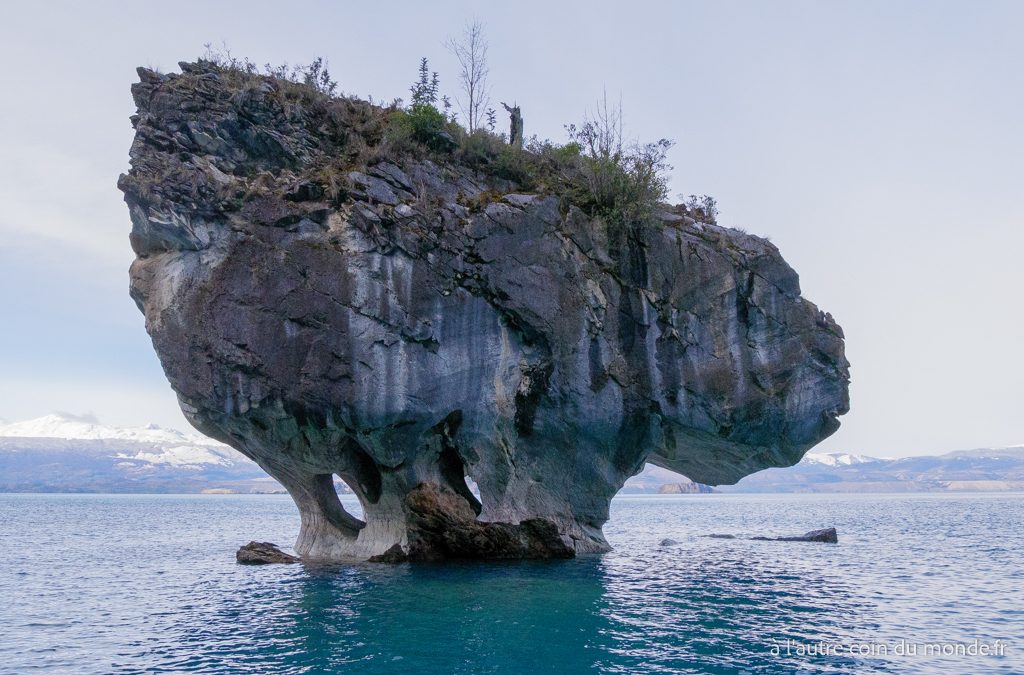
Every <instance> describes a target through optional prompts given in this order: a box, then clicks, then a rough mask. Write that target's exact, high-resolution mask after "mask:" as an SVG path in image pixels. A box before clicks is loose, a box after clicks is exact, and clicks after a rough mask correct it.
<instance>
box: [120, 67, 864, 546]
mask: <svg viewBox="0 0 1024 675" xmlns="http://www.w3.org/2000/svg"><path fill="white" fill-rule="evenodd" d="M182 68H183V71H184V72H183V73H182V74H180V75H161V74H157V73H154V72H152V71H149V70H145V69H140V71H139V72H140V77H141V81H140V82H139V83H137V84H135V85H134V86H133V87H132V93H133V96H134V98H135V103H136V106H137V107H138V113H137V114H136V115H135V116H133V118H132V123H133V125H134V127H135V141H134V143H133V145H132V149H131V171H130V172H129V174H128V175H126V176H123V177H122V179H121V181H120V183H119V185H120V187H121V189H122V190H123V191H124V194H125V201H126V203H127V205H128V208H129V212H130V215H131V220H132V233H131V243H132V247H133V249H134V250H135V253H136V256H137V257H136V260H135V261H134V263H133V264H132V267H131V294H132V297H133V298H134V299H135V301H136V302H137V304H138V306H139V308H140V309H141V310H142V311H143V312H144V314H145V317H146V329H147V331H148V332H149V334H150V336H151V337H152V340H153V346H154V348H155V349H156V352H157V354H158V355H159V357H160V361H161V363H162V365H163V368H164V372H165V373H166V375H167V377H168V379H169V380H170V383H171V386H172V387H173V388H174V390H175V392H176V393H177V395H178V399H179V402H180V404H181V408H182V410H183V412H184V413H185V416H186V417H187V418H188V419H189V421H190V422H191V423H192V424H193V425H194V426H195V427H196V428H197V429H199V430H200V431H202V432H204V433H206V434H207V435H209V436H211V437H213V438H216V439H218V440H220V441H223V442H225V443H227V444H229V445H231V446H232V447H234V448H236V449H238V450H239V451H241V452H242V453H244V454H245V455H247V456H248V457H250V458H252V459H253V460H254V461H256V462H257V463H259V465H260V466H261V467H263V468H264V469H265V470H266V471H267V472H268V473H269V474H270V475H272V476H273V477H274V478H276V479H277V480H278V481H280V482H281V484H282V485H284V487H285V488H286V489H287V490H288V492H289V493H290V494H291V496H292V497H293V499H294V500H295V503H296V504H297V506H298V508H299V513H300V515H301V519H302V526H301V530H300V534H299V538H298V541H297V542H296V544H295V549H296V551H298V552H299V554H300V555H301V556H302V557H303V558H307V559H314V560H316V559H320V560H333V559H343V558H362V559H367V558H370V557H372V556H381V555H388V556H397V551H402V552H403V554H404V555H407V556H408V557H410V558H413V559H434V558H439V557H452V556H455V557H485V556H496V557H508V556H537V557H547V556H554V557H557V556H562V555H565V554H567V553H572V552H576V553H580V552H594V551H604V550H607V548H608V545H607V543H606V542H605V539H604V536H603V534H602V526H603V524H604V523H605V521H606V520H607V519H608V507H609V502H610V500H611V498H612V496H613V495H614V494H615V493H616V491H617V490H618V489H619V488H620V487H621V486H622V484H623V482H624V481H625V480H626V478H628V477H629V476H631V475H633V474H635V473H636V472H638V471H639V470H640V469H641V468H642V467H643V465H644V462H652V463H654V464H656V465H658V466H661V467H665V468H668V469H672V470H675V471H679V472H681V473H683V474H685V475H686V476H688V477H690V478H691V479H693V480H695V481H698V482H700V483H704V484H708V485H716V484H723V483H733V482H735V481H737V480H739V479H740V478H742V477H743V476H745V475H747V474H749V473H752V472H754V471H759V470H761V469H764V468H767V467H772V466H789V465H792V464H794V463H796V462H797V461H799V459H800V458H801V456H802V455H803V453H804V452H805V451H806V450H808V449H809V448H810V447H812V446H813V445H814V444H816V443H817V442H819V441H820V440H821V439H823V438H825V437H826V436H828V435H829V434H831V433H833V432H834V431H835V430H836V429H837V428H838V426H839V422H838V420H837V417H838V416H839V415H841V414H843V413H844V412H845V411H846V410H847V384H848V379H849V378H848V364H847V361H846V359H845V357H844V355H843V338H842V331H841V330H840V328H839V326H838V325H836V323H835V322H834V321H833V320H832V317H831V316H829V315H828V314H825V313H823V312H821V311H819V310H818V308H817V307H815V306H814V305H813V304H811V303H810V302H808V301H807V300H804V299H803V298H802V297H801V296H800V286H799V281H798V278H797V275H796V273H795V272H794V271H793V270H792V269H791V268H790V267H789V266H788V265H787V264H786V263H785V261H784V260H783V259H782V257H781V256H780V255H779V252H778V250H777V249H776V248H775V246H774V245H772V244H771V243H770V242H768V241H767V240H765V239H761V238H758V237H755V236H751V235H748V234H746V233H743V232H741V231H738V230H731V229H728V228H722V227H717V226H715V225H712V224H707V223H699V222H695V221H694V220H693V218H690V217H682V216H679V217H678V218H677V217H675V216H672V214H671V213H669V214H668V215H669V216H672V217H668V216H665V217H663V218H661V220H660V221H659V222H658V223H647V222H637V223H626V224H625V225H618V226H614V225H609V223H608V222H606V221H604V220H602V219H600V218H597V217H592V216H588V215H587V213H586V212H585V211H584V210H583V209H581V208H580V207H579V206H578V205H576V204H574V203H573V201H572V198H571V196H570V195H569V194H556V193H552V192H550V191H545V190H542V189H534V190H530V189H528V188H526V187H525V186H524V185H520V184H517V183H515V182H513V181H510V180H508V179H506V178H500V177H495V176H489V175H485V174H483V173H480V172H479V171H477V170H476V169H474V168H472V167H470V166H466V165H461V164H459V163H458V162H457V161H456V160H455V159H454V156H453V155H444V154H434V155H433V156H432V157H429V158H428V157H427V156H426V155H425V154H423V153H422V152H421V153H420V154H418V155H417V154H416V153H406V154H397V153H395V152H393V151H391V152H390V154H389V152H388V151H386V147H385V146H384V145H381V140H380V138H381V135H382V133H383V132H382V131H381V129H382V127H381V126H380V125H381V124H383V123H382V122H380V120H386V119H387V114H386V113H384V112H382V111H381V110H380V109H379V108H375V107H373V106H371V105H370V104H368V103H365V102H361V101H355V100H351V99H340V100H335V101H327V100H325V99H323V97H318V96H315V95H312V94H311V93H310V91H309V90H308V88H307V89H306V90H303V89H302V88H301V87H300V86H299V85H293V84H287V83H282V82H280V81H278V80H274V79H272V78H265V77H260V76H255V75H245V74H242V73H233V72H229V71H223V70H220V69H217V68H216V67H214V66H211V65H209V64H203V63H199V64H183V65H182ZM374 124H377V126H376V127H375V126H374ZM367 148H370V151H367ZM334 475H337V476H339V477H340V478H341V479H342V480H344V481H345V482H346V483H347V484H348V485H349V486H350V487H351V488H352V491H353V492H354V493H355V494H356V496H357V497H358V498H359V500H360V502H361V504H362V509H363V513H364V518H365V520H360V519H357V518H355V517H354V516H353V515H351V514H350V513H348V512H347V511H346V510H345V509H344V508H343V507H342V505H341V503H340V502H339V500H338V497H337V494H336V493H335V489H334ZM467 476H469V477H471V478H472V479H473V481H475V482H476V485H477V486H478V488H479V494H480V499H479V500H478V499H477V498H476V496H474V494H473V493H472V492H471V491H470V490H469V488H468V487H467V483H466V477H467ZM396 546H397V547H398V548H397V549H396V548H395V547H396Z"/></svg>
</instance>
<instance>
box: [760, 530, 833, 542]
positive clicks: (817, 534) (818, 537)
mask: <svg viewBox="0 0 1024 675" xmlns="http://www.w3.org/2000/svg"><path fill="white" fill-rule="evenodd" d="M751 539H756V540H758V541H820V542H823V543H825V544H838V543H839V535H838V534H836V528H834V527H827V528H825V529H824V530H811V531H810V532H808V533H807V534H804V535H801V536H799V537H751Z"/></svg>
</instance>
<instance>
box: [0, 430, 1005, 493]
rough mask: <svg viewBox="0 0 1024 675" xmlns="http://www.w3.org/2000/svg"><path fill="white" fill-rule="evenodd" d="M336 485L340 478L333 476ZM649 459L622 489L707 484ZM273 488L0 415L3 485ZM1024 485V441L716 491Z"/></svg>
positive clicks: (238, 466) (191, 457)
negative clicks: (5, 419) (1, 419)
mask: <svg viewBox="0 0 1024 675" xmlns="http://www.w3.org/2000/svg"><path fill="white" fill-rule="evenodd" d="M339 488H341V489H344V488H342V484H339ZM703 488H706V486H701V485H700V484H698V483H693V482H692V481H690V480H689V479H688V478H685V477H683V476H680V475H679V474H677V473H673V472H672V471H668V470H666V469H661V468H659V467H656V466H653V465H647V467H646V468H645V469H644V470H643V471H642V472H641V473H639V474H637V475H636V476H633V477H632V478H630V479H629V480H628V481H626V485H625V486H624V487H623V492H624V493H627V494H628V493H634V494H636V493H650V494H656V493H661V494H678V493H687V492H693V493H696V492H702V491H705V490H704V489H703ZM204 490H205V491H210V490H218V491H234V492H246V493H248V492H278V491H280V490H281V487H280V485H279V484H278V483H277V482H276V481H274V480H273V479H271V478H270V477H269V476H267V475H266V474H265V473H264V472H263V470H262V469H260V468H259V466H257V465H256V463H255V462H253V461H251V460H249V459H248V458H246V457H245V456H244V455H242V454H241V453H239V452H237V451H236V450H234V449H232V448H230V447H228V446H226V445H224V444H223V443H218V442H217V441H214V440H211V439H209V438H207V437H205V436H202V435H200V434H197V433H184V432H181V431H178V430H175V429H164V428H161V427H158V426H156V425H148V426H145V427H135V428H126V427H115V426H106V425H103V424H101V423H100V422H99V421H98V420H96V419H95V418H92V417H83V416H76V415H68V414H63V413H61V414H52V415H46V416H44V417H40V418H37V419H33V420H27V421H24V422H13V423H0V491H2V492H202V491H204ZM958 490H959V491H967V490H986V491H1009V490H1024V445H1018V446H1011V447H1007V448H996V449H990V448H978V449H973V450H959V451H956V452H950V453H947V454H945V455H940V456H922V457H905V458H902V459H883V458H878V457H870V456H867V455H860V454H853V453H846V452H836V453H816V452H811V453H808V454H807V455H805V456H804V458H803V460H801V462H800V463H799V464H797V465H796V466H792V467H789V468H786V469H767V470H765V471H760V472H758V473H756V474H753V475H751V476H747V477H746V478H744V479H743V480H741V481H740V482H739V483H737V484H736V485H722V486H718V487H715V488H714V491H715V492H934V491H958Z"/></svg>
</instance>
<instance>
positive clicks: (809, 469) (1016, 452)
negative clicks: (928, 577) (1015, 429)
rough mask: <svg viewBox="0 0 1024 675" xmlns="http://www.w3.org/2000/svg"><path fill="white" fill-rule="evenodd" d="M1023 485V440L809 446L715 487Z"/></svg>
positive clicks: (642, 482) (637, 484) (642, 480)
mask: <svg viewBox="0 0 1024 675" xmlns="http://www.w3.org/2000/svg"><path fill="white" fill-rule="evenodd" d="M675 480H676V478H675V475H674V474H671V473H670V472H666V471H665V470H664V469H659V468H657V467H653V466H648V467H646V468H645V469H644V470H643V471H642V472H641V473H640V474H638V475H637V476H634V477H633V478H632V479H630V481H628V482H627V483H626V489H627V490H628V491H632V492H657V491H658V489H659V486H660V484H671V483H673V482H674V481H675ZM1014 490H1024V446H1011V447H1006V448H978V449H974V450H958V451H955V452H950V453H947V454H944V455H939V456H919V457H904V458H900V459H885V458H879V457H869V456H867V455H857V454H852V453H844V452H837V453H816V452H810V453H808V454H807V455H805V456H804V458H803V459H802V460H801V461H800V463H799V464H797V465H795V466H791V467H788V468H785V469H766V470H764V471H759V472H757V473H755V474H752V475H750V476H747V477H746V478H744V479H743V480H741V481H740V482H739V483H737V484H735V485H720V486H717V487H715V492H787V493H793V492H835V493H839V492H843V493H852V492H956V491H1014Z"/></svg>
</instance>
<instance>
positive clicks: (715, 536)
mask: <svg viewBox="0 0 1024 675" xmlns="http://www.w3.org/2000/svg"><path fill="white" fill-rule="evenodd" d="M704 536H706V537H708V538H709V539H735V538H736V535H735V534H706V535H704Z"/></svg>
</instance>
